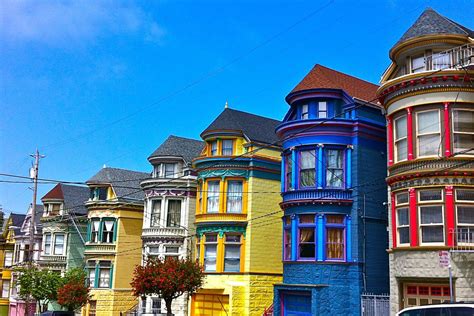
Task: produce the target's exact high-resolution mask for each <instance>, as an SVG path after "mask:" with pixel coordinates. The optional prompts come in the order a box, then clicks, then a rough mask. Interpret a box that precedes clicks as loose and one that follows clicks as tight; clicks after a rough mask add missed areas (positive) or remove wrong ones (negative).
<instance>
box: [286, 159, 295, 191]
mask: <svg viewBox="0 0 474 316" xmlns="http://www.w3.org/2000/svg"><path fill="white" fill-rule="evenodd" d="M284 159H285V163H284V166H285V189H286V191H290V190H294V183H293V167H294V166H293V159H292V154H291V152H289V153H288V154H286V155H285V156H284Z"/></svg>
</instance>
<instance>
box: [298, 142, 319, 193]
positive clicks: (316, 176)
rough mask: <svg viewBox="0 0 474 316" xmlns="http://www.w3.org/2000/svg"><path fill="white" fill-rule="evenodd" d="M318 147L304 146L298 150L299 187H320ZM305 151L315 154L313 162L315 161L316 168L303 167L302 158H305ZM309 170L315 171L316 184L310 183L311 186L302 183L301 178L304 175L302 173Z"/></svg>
mask: <svg viewBox="0 0 474 316" xmlns="http://www.w3.org/2000/svg"><path fill="white" fill-rule="evenodd" d="M316 150H317V149H316V148H303V149H299V150H298V152H297V159H298V189H311V188H316V187H318V171H317V169H318V162H317V160H318V158H317V156H316V155H317V153H316ZM303 152H308V153H309V154H310V155H312V156H313V158H314V159H313V162H314V168H305V169H303V168H302V167H301V166H302V158H303V155H302V153H303ZM307 170H313V172H314V184H313V185H309V186H303V185H302V183H301V179H302V176H301V173H302V172H303V171H307Z"/></svg>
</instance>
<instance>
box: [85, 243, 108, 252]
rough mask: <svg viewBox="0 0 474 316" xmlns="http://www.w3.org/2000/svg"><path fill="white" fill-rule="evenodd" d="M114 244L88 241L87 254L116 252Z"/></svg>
mask: <svg viewBox="0 0 474 316" xmlns="http://www.w3.org/2000/svg"><path fill="white" fill-rule="evenodd" d="M115 247H116V246H115V245H114V244H100V243H97V244H94V243H86V248H85V250H84V253H85V254H114V253H115Z"/></svg>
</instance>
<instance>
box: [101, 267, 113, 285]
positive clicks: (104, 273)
mask: <svg viewBox="0 0 474 316" xmlns="http://www.w3.org/2000/svg"><path fill="white" fill-rule="evenodd" d="M110 267H111V263H110V261H99V287H101V288H108V287H110Z"/></svg>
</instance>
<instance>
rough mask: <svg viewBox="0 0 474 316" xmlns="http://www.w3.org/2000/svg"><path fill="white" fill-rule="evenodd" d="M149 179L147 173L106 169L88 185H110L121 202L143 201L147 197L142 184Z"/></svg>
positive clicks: (96, 175)
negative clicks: (130, 200)
mask: <svg viewBox="0 0 474 316" xmlns="http://www.w3.org/2000/svg"><path fill="white" fill-rule="evenodd" d="M149 177H150V174H148V173H145V172H139V171H133V170H127V169H119V168H110V167H106V168H102V169H101V170H100V171H99V172H98V173H96V174H95V175H94V176H93V177H92V178H90V179H89V180H87V182H86V183H87V184H88V185H94V184H110V185H111V186H112V188H113V189H114V191H115V194H116V195H117V198H118V199H119V200H129V199H134V200H143V198H144V196H145V195H144V193H143V191H142V190H141V187H140V182H141V181H143V180H145V179H148V178H149Z"/></svg>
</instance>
